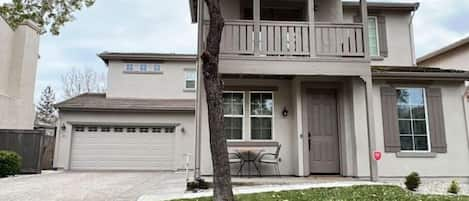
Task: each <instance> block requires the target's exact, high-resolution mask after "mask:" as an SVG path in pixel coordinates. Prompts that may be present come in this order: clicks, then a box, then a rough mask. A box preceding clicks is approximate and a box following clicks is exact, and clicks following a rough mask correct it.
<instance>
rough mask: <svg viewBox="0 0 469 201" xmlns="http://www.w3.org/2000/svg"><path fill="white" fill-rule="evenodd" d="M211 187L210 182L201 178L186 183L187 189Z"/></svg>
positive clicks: (195, 189) (195, 190)
mask: <svg viewBox="0 0 469 201" xmlns="http://www.w3.org/2000/svg"><path fill="white" fill-rule="evenodd" d="M209 188H210V184H209V183H208V182H206V181H205V180H203V179H201V178H199V179H196V180H195V181H193V182H188V183H187V184H186V190H187V191H194V192H197V190H198V189H209Z"/></svg>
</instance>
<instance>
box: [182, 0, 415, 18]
mask: <svg viewBox="0 0 469 201" xmlns="http://www.w3.org/2000/svg"><path fill="white" fill-rule="evenodd" d="M197 1H198V0H189V7H190V11H191V18H192V22H193V23H196V22H197ZM342 4H343V6H344V7H349V8H353V7H358V6H360V3H359V2H357V1H344V2H342ZM367 4H368V9H374V10H402V11H409V12H410V11H416V10H417V9H418V8H419V6H420V3H417V2H415V3H403V2H367Z"/></svg>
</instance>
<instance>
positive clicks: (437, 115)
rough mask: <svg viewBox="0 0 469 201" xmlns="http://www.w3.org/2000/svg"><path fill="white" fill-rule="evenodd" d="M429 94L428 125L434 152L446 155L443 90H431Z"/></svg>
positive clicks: (427, 92)
mask: <svg viewBox="0 0 469 201" xmlns="http://www.w3.org/2000/svg"><path fill="white" fill-rule="evenodd" d="M426 94H427V110H428V124H429V127H430V128H429V131H430V143H431V146H432V152H435V153H446V152H447V145H446V134H445V121H444V120H445V119H444V114H443V101H442V98H441V89H439V88H429V89H427V91H426Z"/></svg>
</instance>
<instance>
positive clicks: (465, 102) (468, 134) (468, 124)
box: [462, 91, 469, 148]
mask: <svg viewBox="0 0 469 201" xmlns="http://www.w3.org/2000/svg"><path fill="white" fill-rule="evenodd" d="M468 95H469V94H468V93H467V91H466V92H464V95H463V97H462V101H463V107H464V120H465V122H466V137H467V139H466V140H467V143H468V148H469V111H468V109H469V105H468V104H469V103H468V99H467V97H468Z"/></svg>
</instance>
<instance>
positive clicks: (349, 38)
mask: <svg viewBox="0 0 469 201" xmlns="http://www.w3.org/2000/svg"><path fill="white" fill-rule="evenodd" d="M238 1H239V3H233V4H228V3H225V2H224V4H223V5H222V7H223V8H222V10H223V11H224V12H225V13H226V14H225V27H224V31H223V34H222V41H221V46H220V48H221V49H220V51H221V52H220V53H221V54H222V56H231V57H236V56H244V57H246V56H247V57H261V58H262V57H263V58H266V57H270V58H279V57H280V58H289V59H290V58H300V59H301V58H306V57H309V58H334V59H337V58H339V59H352V58H358V59H364V58H366V57H367V56H366V55H367V48H365V47H366V46H367V41H366V40H365V38H366V37H367V36H366V33H367V32H366V31H365V29H366V26H365V24H364V23H361V22H363V21H364V20H363V19H367V14H366V12H365V13H363V11H364V10H366V9H364V8H366V0H361V1H360V9H359V12H358V13H359V14H360V16H359V17H360V19H359V20H358V21H359V23H351V20H344V16H343V13H342V3H341V0H294V1H293V0H292V1H287V0H275V1H274V0H238ZM230 2H231V1H230ZM234 2H236V1H234ZM237 7H240V8H237ZM235 8H236V9H235ZM237 10H241V12H239V13H238V11H237ZM204 19H205V20H204V23H203V33H204V34H203V36H206V34H207V33H208V26H209V21H208V18H204ZM354 20H355V19H354ZM354 22H355V21H354ZM205 38H206V37H203V39H202V40H205ZM204 42H205V41H204Z"/></svg>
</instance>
